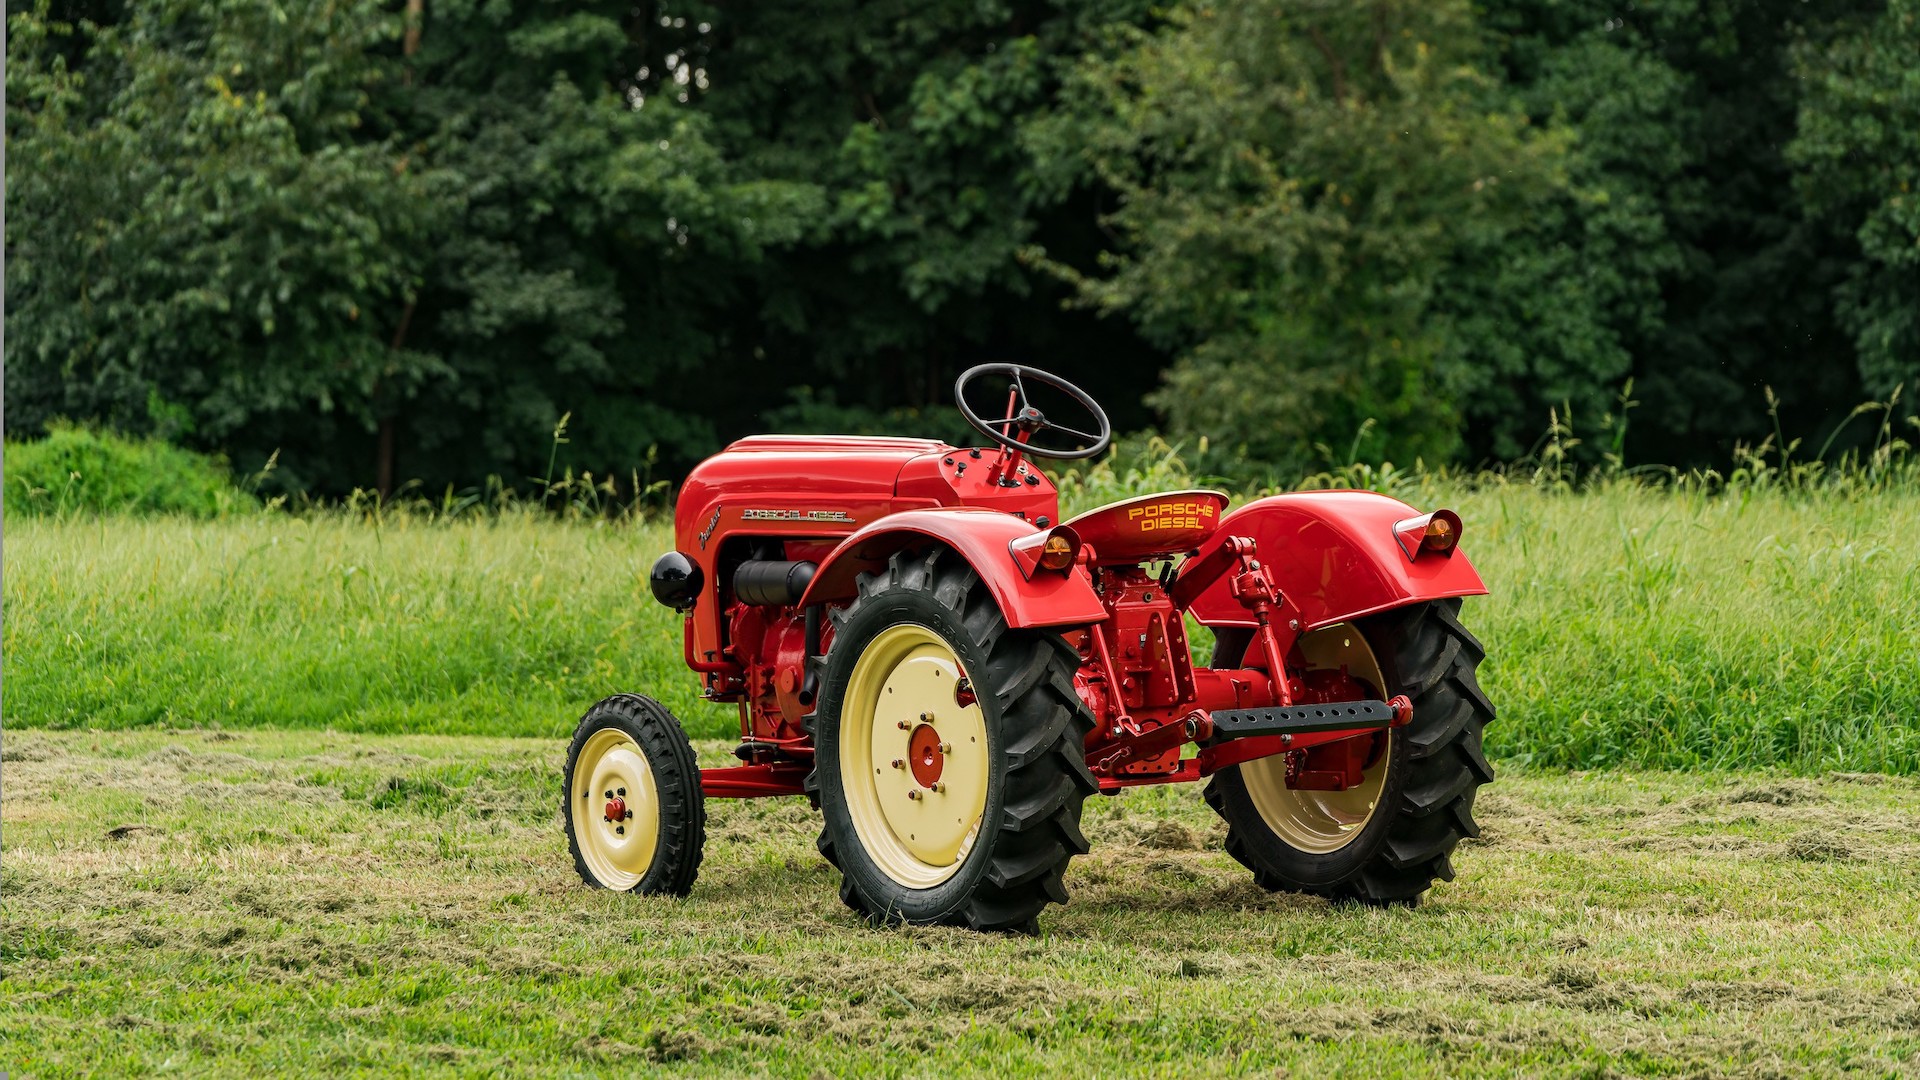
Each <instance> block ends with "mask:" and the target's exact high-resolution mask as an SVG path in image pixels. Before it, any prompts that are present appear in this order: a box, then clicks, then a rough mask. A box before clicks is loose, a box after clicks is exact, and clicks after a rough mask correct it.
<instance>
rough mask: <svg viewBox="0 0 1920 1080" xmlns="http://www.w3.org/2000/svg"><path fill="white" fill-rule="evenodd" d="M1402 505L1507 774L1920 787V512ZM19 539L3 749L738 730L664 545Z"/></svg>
mask: <svg viewBox="0 0 1920 1080" xmlns="http://www.w3.org/2000/svg"><path fill="white" fill-rule="evenodd" d="M1176 469H1177V465H1176V464H1175V463H1174V462H1172V460H1171V459H1167V458H1163V459H1162V461H1161V466H1160V468H1159V471H1155V470H1154V469H1153V468H1150V467H1142V468H1141V469H1140V470H1139V473H1138V475H1136V476H1132V477H1129V476H1127V474H1126V471H1125V470H1122V472H1121V473H1120V474H1119V476H1118V477H1117V478H1115V479H1114V480H1113V481H1112V482H1111V484H1110V485H1108V486H1106V487H1103V486H1102V485H1103V484H1105V483H1106V481H1104V480H1103V479H1102V474H1101V473H1100V472H1099V471H1098V470H1096V471H1095V472H1094V473H1091V474H1089V475H1090V476H1091V477H1092V479H1090V480H1085V481H1069V491H1068V496H1069V502H1070V504H1072V505H1077V506H1085V505H1089V504H1091V503H1094V502H1098V501H1101V500H1103V499H1105V498H1106V497H1108V496H1111V495H1114V494H1117V493H1121V492H1125V491H1129V490H1132V489H1134V488H1135V487H1136V486H1145V487H1148V488H1158V487H1177V486H1186V485H1187V484H1189V483H1192V481H1191V480H1190V479H1187V478H1184V477H1182V476H1179V475H1176V473H1175V471H1174V470H1176ZM1373 479H1374V480H1376V481H1379V480H1381V479H1383V477H1382V476H1381V474H1379V473H1378V472H1376V473H1375V475H1374V477H1373ZM1383 486H1395V487H1396V490H1398V491H1399V493H1400V494H1402V495H1403V497H1406V498H1408V499H1409V500H1410V501H1413V502H1416V503H1419V504H1422V505H1435V504H1439V503H1445V504H1447V505H1450V506H1452V507H1454V508H1456V509H1457V510H1459V511H1460V513H1461V515H1462V516H1463V517H1464V518H1465V519H1466V523H1467V529H1466V534H1465V539H1464V544H1463V549H1464V550H1465V551H1467V552H1468V554H1469V556H1470V557H1471V558H1472V559H1473V560H1474V563H1475V565H1476V566H1478V567H1479V568H1480V570H1481V572H1482V574H1483V575H1484V576H1485V577H1486V579H1487V581H1488V583H1489V585H1490V587H1491V588H1492V590H1493V592H1492V595H1491V596H1488V597H1485V598H1482V599H1476V600H1472V601H1469V602H1468V604H1467V607H1466V611H1465V617H1466V619H1467V622H1468V624H1469V626H1470V627H1471V628H1472V629H1473V630H1474V631H1475V632H1476V633H1477V634H1479V636H1480V637H1481V639H1482V640H1483V641H1484V642H1485V643H1486V645H1487V648H1488V658H1487V662H1486V664H1485V666H1484V668H1483V669H1482V673H1483V684H1484V685H1485V686H1486V688H1487V690H1488V692H1489V693H1490V694H1491V695H1492V696H1493V699H1494V701H1495V703H1496V705H1497V706H1498V708H1499V710H1500V719H1499V722H1498V723H1497V724H1496V725H1495V726H1494V727H1493V728H1492V729H1490V735H1489V738H1490V743H1489V747H1490V750H1491V751H1492V752H1493V753H1494V754H1496V755H1498V756H1502V757H1506V758H1510V759H1520V760H1526V761H1531V762H1535V763H1538V764H1541V765H1552V766H1571V767H1592V766H1601V765H1635V766H1660V767H1677V768H1699V767H1708V768H1720V767H1733V766H1741V767H1751V766H1778V767H1782V768H1787V769H1792V770H1798V771H1807V772H1814V771H1820V770H1827V769H1842V770H1860V771H1889V772H1920V655H1916V650H1917V649H1920V570H1916V567H1920V486H1900V487H1893V486H1886V485H1877V486H1872V487H1864V486H1863V487H1861V488H1860V489H1858V490H1853V491H1850V492H1847V493H1845V494H1839V493H1824V494H1823V493H1822V492H1820V491H1818V490H1808V489H1804V488H1800V487H1792V486H1778V485H1775V486H1762V485H1752V484H1749V485H1746V486H1743V487H1740V488H1739V489H1738V490H1732V491H1728V490H1722V491H1721V492H1720V493H1718V494H1715V493H1710V492H1708V491H1705V490H1701V489H1698V488H1687V487H1675V486H1672V485H1660V486H1652V485H1648V484H1644V483H1638V482H1634V481H1632V480H1630V479H1619V480H1614V481H1609V482H1605V483H1597V484H1592V485H1586V486H1583V487H1582V488H1581V490H1578V491H1574V492H1569V491H1566V490H1562V489H1558V488H1554V487H1551V486H1537V485H1534V484H1531V483H1525V482H1521V481H1520V480H1519V479H1517V478H1508V479H1506V480H1504V481H1503V480H1499V479H1493V478H1481V480H1480V481H1479V482H1477V483H1475V484H1471V485H1462V486H1455V487H1451V488H1450V487H1449V486H1448V484H1447V483H1446V482H1445V479H1444V478H1438V479H1437V478H1435V477H1433V476H1431V475H1428V474H1408V475H1407V477H1406V478H1405V479H1404V481H1403V482H1399V483H1397V485H1383ZM7 539H8V541H9V543H8V546H7V574H6V579H5V584H6V622H5V628H4V633H5V637H4V650H5V655H6V660H7V694H6V719H7V722H8V723H9V724H14V725H22V726H30V727H62V728H73V727H100V728H128V727H145V726H154V725H179V726H226V727H270V726H271V727H306V728H336V729H341V730H356V731H376V732H408V731H415V732H441V733H458V732H472V733H483V734H525V735H538V736H545V737H554V738H557V737H559V736H560V735H562V734H563V733H565V732H566V731H567V730H568V728H569V726H570V725H571V723H572V721H573V720H574V719H575V718H576V717H578V715H579V714H580V712H581V711H582V710H583V709H584V707H585V706H586V705H587V704H588V703H590V702H591V701H593V700H595V699H596V698H598V697H600V696H602V695H604V694H607V693H610V692H613V691H617V690H639V691H642V692H645V693H649V694H653V695H654V696H656V697H659V698H661V699H662V700H663V701H664V702H666V703H667V705H668V707H669V708H671V709H673V710H674V712H675V713H676V714H678V715H680V716H681V717H682V718H683V720H684V721H685V722H686V723H687V726H688V727H689V729H690V730H692V731H694V732H695V733H696V734H699V735H714V736H717V735H724V734H726V733H727V732H729V731H731V730H734V725H735V724H736V722H737V721H736V715H735V713H734V711H733V709H732V707H730V706H715V705H711V704H707V703H704V702H701V701H699V700H698V698H697V696H696V695H697V682H696V680H695V679H694V678H693V677H692V676H691V675H690V674H688V672H687V671H686V670H685V668H684V666H683V664H682V663H681V659H680V638H679V620H678V618H677V617H676V616H674V615H673V614H672V613H671V612H669V611H667V610H665V609H664V608H661V607H660V606H659V605H657V604H655V603H654V602H653V600H652V598H651V596H650V595H649V594H648V591H647V588H646V585H645V582H644V577H645V571H646V568H647V566H648V565H649V564H650V563H651V561H652V559H653V557H654V556H655V555H656V554H658V553H659V552H660V551H663V550H665V549H666V547H667V546H668V545H669V544H670V543H671V539H670V534H669V531H668V529H667V528H666V525H665V523H664V522H660V521H655V522H652V523H648V522H644V521H639V520H634V519H628V520H622V521H608V520H606V519H602V518H594V517H582V518H580V519H579V520H574V521H565V520H562V521H555V520H553V519H552V518H551V517H549V516H545V515H542V514H539V513H536V512H533V511H531V510H523V511H518V512H502V513H494V514H485V515H461V516H455V517H451V518H448V517H431V516H426V515H421V514H413V513H405V512H391V511H390V512H384V513H378V514H376V513H374V512H373V511H371V510H368V511H366V512H365V513H364V514H355V513H347V512H334V513H313V514H307V515H300V516H294V515H285V514H258V515H253V516H249V517H244V518H232V519H227V520H221V521H210V522H195V521H189V520H183V519H145V520H136V519H117V518H101V519H93V520H68V521H53V520H42V521H19V522H12V523H10V527H9V529H8V537H7Z"/></svg>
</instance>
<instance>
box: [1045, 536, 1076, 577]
mask: <svg viewBox="0 0 1920 1080" xmlns="http://www.w3.org/2000/svg"><path fill="white" fill-rule="evenodd" d="M1072 565H1073V541H1071V540H1068V539H1067V538H1066V537H1064V536H1061V535H1060V534H1059V533H1054V534H1053V535H1052V536H1049V537H1047V543H1046V546H1045V547H1043V548H1041V549H1040V566H1041V567H1042V568H1043V569H1047V570H1065V569H1066V568H1067V567H1069V566H1072Z"/></svg>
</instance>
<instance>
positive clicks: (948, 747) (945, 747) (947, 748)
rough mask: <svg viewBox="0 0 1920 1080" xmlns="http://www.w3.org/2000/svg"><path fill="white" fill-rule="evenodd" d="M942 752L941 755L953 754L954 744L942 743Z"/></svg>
mask: <svg viewBox="0 0 1920 1080" xmlns="http://www.w3.org/2000/svg"><path fill="white" fill-rule="evenodd" d="M940 752H941V753H943V754H951V753H953V744H952V743H950V742H943V743H941V744H940Z"/></svg>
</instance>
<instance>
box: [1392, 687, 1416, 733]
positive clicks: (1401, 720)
mask: <svg viewBox="0 0 1920 1080" xmlns="http://www.w3.org/2000/svg"><path fill="white" fill-rule="evenodd" d="M1387 708H1389V709H1392V710H1393V723H1391V724H1389V725H1387V726H1389V727H1406V726H1407V725H1408V724H1410V723H1412V722H1413V699H1412V698H1410V697H1408V696H1407V695H1405V694H1395V695H1393V696H1392V697H1390V698H1388V699H1387Z"/></svg>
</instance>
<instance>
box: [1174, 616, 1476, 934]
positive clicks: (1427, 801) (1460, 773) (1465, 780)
mask: <svg viewBox="0 0 1920 1080" xmlns="http://www.w3.org/2000/svg"><path fill="white" fill-rule="evenodd" d="M1459 612H1460V601H1459V600H1458V599H1451V600H1438V601H1433V602H1431V603H1426V604H1419V605H1415V606H1413V607H1407V608H1401V609H1398V610H1394V611H1389V612H1386V613H1383V614H1380V615H1375V616H1370V617H1368V618H1365V619H1361V620H1358V621H1357V622H1353V623H1343V624H1341V625H1339V626H1334V627H1328V628H1326V629H1322V630H1317V631H1314V632H1313V633H1311V634H1308V635H1306V636H1305V637H1303V638H1301V640H1300V651H1301V653H1302V654H1303V656H1304V657H1305V659H1306V661H1307V667H1308V668H1309V670H1312V669H1323V670H1334V669H1339V668H1342V667H1344V668H1345V669H1346V670H1347V672H1348V674H1349V676H1350V677H1351V678H1353V679H1356V680H1358V681H1360V682H1363V683H1366V684H1368V685H1369V687H1370V688H1371V690H1372V691H1373V692H1374V696H1377V697H1380V698H1383V699H1384V698H1388V697H1392V696H1393V695H1395V694H1405V695H1407V696H1408V697H1409V698H1411V699H1413V720H1412V722H1411V723H1409V724H1408V725H1407V726H1406V727H1403V728H1397V729H1394V730H1392V731H1390V732H1388V733H1387V734H1386V736H1385V738H1386V739H1387V740H1388V742H1387V746H1386V748H1385V750H1384V751H1383V752H1381V753H1379V754H1378V755H1377V756H1376V758H1375V760H1374V761H1373V763H1372V764H1371V765H1369V766H1368V767H1367V768H1366V769H1365V770H1364V772H1363V774H1362V775H1363V777H1364V779H1363V781H1362V783H1361V784H1360V785H1359V786H1358V787H1354V788H1349V789H1348V790H1346V791H1338V792H1335V791H1296V790H1293V789H1292V788H1290V787H1289V786H1288V784H1287V755H1284V754H1281V755H1276V756H1274V757H1269V758H1260V759H1257V760H1254V761H1249V762H1245V763H1243V764H1240V765H1237V766H1234V767H1232V768H1229V769H1223V770H1221V771H1220V772H1219V773H1217V774H1216V775H1215V776H1214V778H1213V782H1212V783H1211V784H1209V785H1208V786H1207V791H1206V799H1207V804H1208V805H1209V806H1212V807H1213V808H1214V810H1215V811H1216V812H1217V813H1219V815H1220V816H1221V817H1222V818H1224V819H1226V823H1227V845H1226V846H1227V853H1228V854H1230V855H1232V856H1233V857H1234V858H1235V859H1236V860H1238V861H1239V862H1240V863H1241V864H1242V865H1244V866H1246V867H1247V868H1248V869H1249V870H1252V871H1253V877H1254V881H1256V882H1257V883H1259V884H1260V885H1261V886H1262V887H1264V888H1266V889H1269V890H1272V891H1275V892H1282V891H1284V892H1301V893H1309V894H1313V895H1316V896H1324V897H1327V898H1328V899H1332V900H1345V901H1357V902H1360V903H1366V904H1404V905H1412V904H1416V903H1418V902H1419V900H1420V897H1421V895H1422V894H1423V893H1425V892H1426V891H1427V889H1428V888H1429V887H1430V886H1431V885H1432V884H1433V882H1434V880H1435V879H1437V878H1440V879H1445V880H1448V881H1451V880H1453V865H1452V863H1451V862H1450V861H1449V856H1450V855H1451V854H1452V852H1453V849H1454V847H1455V846H1456V845H1457V844H1459V843H1460V840H1461V838H1462V837H1467V836H1478V835H1480V830H1479V828H1478V826H1476V825H1475V824H1474V820H1473V798H1474V793H1475V792H1476V791H1477V790H1478V789H1479V788H1480V786H1481V785H1482V784H1486V783H1490V782H1491V781H1492V780H1493V769H1492V767H1491V766H1489V765H1488V764H1487V759H1486V756H1485V755H1484V754H1483V753H1482V752H1481V747H1480V733H1481V729H1482V728H1484V727H1486V725H1487V723H1488V722H1489V721H1491V720H1492V719H1493V705H1492V703H1491V702H1489V701H1488V700H1487V696H1486V694H1484V693H1483V692H1481V690H1480V684H1479V683H1478V682H1477V681H1476V680H1475V678H1474V668H1475V667H1476V666H1477V665H1478V664H1479V663H1480V660H1481V658H1482V657H1483V656H1484V655H1485V654H1486V650H1485V649H1483V648H1482V647H1481V645H1480V643H1479V642H1478V641H1476V640H1475V639H1474V637H1473V635H1472V634H1470V633H1468V632H1467V630H1466V628H1465V627H1464V626H1462V625H1461V624H1460V618H1459ZM1242 636H1243V635H1242V634H1231V633H1229V632H1224V631H1223V632H1222V633H1221V635H1220V639H1219V644H1218V646H1217V649H1216V653H1215V659H1214V663H1215V664H1216V666H1218V665H1221V664H1226V665H1229V666H1231V665H1234V664H1236V663H1238V662H1239V660H1240V659H1241V655H1242V653H1243V652H1244V650H1245V648H1246V642H1245V641H1243V640H1241V637H1242Z"/></svg>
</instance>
